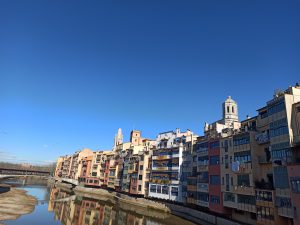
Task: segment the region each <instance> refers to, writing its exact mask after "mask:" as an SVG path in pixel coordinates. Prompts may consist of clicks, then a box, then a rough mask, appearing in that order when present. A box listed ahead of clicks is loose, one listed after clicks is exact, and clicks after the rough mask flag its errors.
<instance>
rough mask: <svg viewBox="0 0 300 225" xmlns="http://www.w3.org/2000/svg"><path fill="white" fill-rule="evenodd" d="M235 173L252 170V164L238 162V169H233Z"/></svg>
mask: <svg viewBox="0 0 300 225" xmlns="http://www.w3.org/2000/svg"><path fill="white" fill-rule="evenodd" d="M233 172H235V173H251V172H252V164H251V162H246V163H244V162H243V163H240V165H239V167H238V170H236V171H233Z"/></svg>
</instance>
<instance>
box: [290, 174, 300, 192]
mask: <svg viewBox="0 0 300 225" xmlns="http://www.w3.org/2000/svg"><path fill="white" fill-rule="evenodd" d="M290 180H291V187H292V191H293V192H295V193H300V177H291V179H290Z"/></svg>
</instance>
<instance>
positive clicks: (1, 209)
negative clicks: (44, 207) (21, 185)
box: [0, 188, 37, 224]
mask: <svg viewBox="0 0 300 225" xmlns="http://www.w3.org/2000/svg"><path fill="white" fill-rule="evenodd" d="M36 204H37V199H36V198H35V197H33V196H31V195H28V194H27V192H26V191H25V190H20V189H16V188H11V189H10V191H8V192H5V193H1V194H0V224H1V221H4V220H15V219H17V218H19V217H20V216H21V215H24V214H28V213H31V212H32V211H33V210H34V208H35V205H36Z"/></svg>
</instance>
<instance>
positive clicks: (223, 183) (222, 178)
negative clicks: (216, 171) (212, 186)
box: [222, 177, 224, 185]
mask: <svg viewBox="0 0 300 225" xmlns="http://www.w3.org/2000/svg"><path fill="white" fill-rule="evenodd" d="M222 185H224V177H222Z"/></svg>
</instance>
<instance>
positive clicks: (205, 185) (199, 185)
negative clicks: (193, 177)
mask: <svg viewBox="0 0 300 225" xmlns="http://www.w3.org/2000/svg"><path fill="white" fill-rule="evenodd" d="M208 187H209V185H208V183H197V191H198V192H208Z"/></svg>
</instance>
